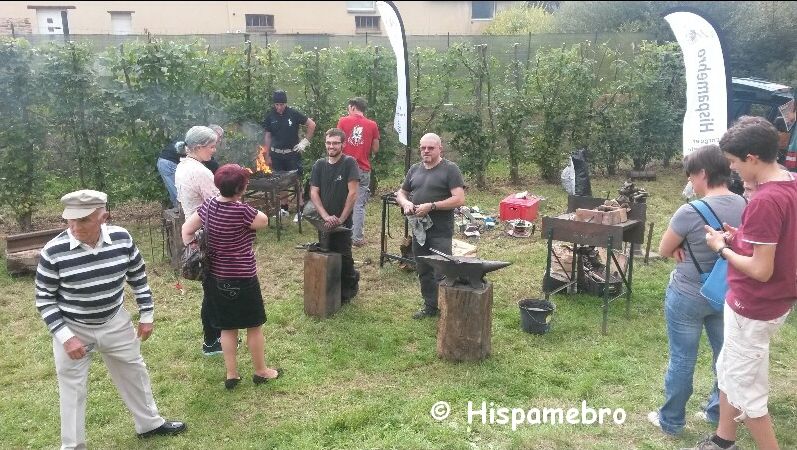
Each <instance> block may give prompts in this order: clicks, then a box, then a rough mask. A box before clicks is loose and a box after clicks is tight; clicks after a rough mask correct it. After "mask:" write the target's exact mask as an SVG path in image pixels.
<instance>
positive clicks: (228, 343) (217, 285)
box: [182, 164, 280, 389]
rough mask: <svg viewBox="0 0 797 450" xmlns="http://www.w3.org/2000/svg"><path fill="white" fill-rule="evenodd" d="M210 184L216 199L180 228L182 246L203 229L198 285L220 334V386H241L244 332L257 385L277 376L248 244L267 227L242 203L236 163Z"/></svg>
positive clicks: (245, 177) (244, 180)
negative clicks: (204, 254)
mask: <svg viewBox="0 0 797 450" xmlns="http://www.w3.org/2000/svg"><path fill="white" fill-rule="evenodd" d="M213 181H214V184H215V185H216V187H217V188H218V189H219V195H218V196H217V197H214V198H210V199H208V200H205V202H204V203H202V205H201V206H200V207H199V209H198V210H197V212H196V213H195V214H193V215H192V216H191V217H189V218H187V219H186V221H185V224H184V225H183V230H182V232H183V233H182V234H183V242H184V243H185V244H186V245H189V244H190V243H191V242H192V241H193V240H194V233H195V232H196V231H197V230H199V228H200V227H202V226H204V227H205V231H206V232H207V239H208V241H207V242H208V256H209V258H210V273H209V274H208V276H207V277H205V280H204V281H203V282H202V287H203V288H204V291H205V301H206V303H207V305H208V307H209V308H210V309H211V310H212V311H211V312H212V314H210V315H209V316H210V317H212V318H213V320H214V321H215V323H213V324H212V325H213V326H215V327H216V328H219V329H221V348H222V352H223V354H224V365H225V367H226V369H227V378H226V381H225V382H224V386H225V387H226V388H227V389H233V388H234V387H235V386H237V385H238V383H239V382H240V381H241V376H240V374H239V373H238V366H237V362H236V352H237V346H238V330H239V329H241V328H246V343H247V346H248V347H249V351H250V353H251V354H252V365H253V366H254V372H255V373H254V374H253V375H252V381H253V382H254V383H255V384H261V383H265V382H266V381H268V380H270V379H274V378H277V377H279V375H280V374H279V371H278V370H276V369H272V368H268V367H266V361H265V356H264V345H265V344H264V339H263V333H262V331H261V327H262V325H263V323H265V321H266V311H265V307H264V305H263V297H262V295H261V293H260V283H259V281H258V279H257V266H256V265H255V254H254V250H253V248H252V245H253V243H254V241H255V230H259V229H261V228H265V227H266V226H268V217H267V216H266V215H265V214H263V213H262V212H260V211H258V210H256V209H254V208H252V207H251V206H249V205H247V204H245V203H242V202H241V197H242V196H243V194H244V192H245V191H246V187H247V186H248V184H249V172H248V171H247V170H246V169H244V168H243V167H241V166H239V165H237V164H225V165H223V166H222V167H220V168H219V170H217V171H216V174H215V175H214V179H213Z"/></svg>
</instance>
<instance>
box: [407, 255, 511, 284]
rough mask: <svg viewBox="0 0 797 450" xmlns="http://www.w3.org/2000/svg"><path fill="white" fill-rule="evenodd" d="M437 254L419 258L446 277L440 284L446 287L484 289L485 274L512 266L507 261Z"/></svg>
mask: <svg viewBox="0 0 797 450" xmlns="http://www.w3.org/2000/svg"><path fill="white" fill-rule="evenodd" d="M433 251H434V250H433ZM435 253H437V255H429V256H418V257H417V258H422V259H424V260H425V261H426V262H427V263H429V264H431V265H432V266H433V267H434V268H435V270H436V271H437V272H438V273H441V274H443V275H445V279H443V281H441V282H440V284H442V285H444V286H456V285H464V286H468V287H470V288H472V289H483V288H484V283H486V281H485V280H484V274H486V273H487V272H492V271H494V270H498V269H501V268H504V267H506V266H508V265H510V264H512V263H510V262H505V261H488V260H483V259H479V258H473V257H469V256H449V255H446V254H445V253H442V252H437V251H435ZM438 255H439V256H438Z"/></svg>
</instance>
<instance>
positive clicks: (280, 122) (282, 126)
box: [262, 106, 307, 150]
mask: <svg viewBox="0 0 797 450" xmlns="http://www.w3.org/2000/svg"><path fill="white" fill-rule="evenodd" d="M305 123H307V116H305V115H304V114H302V113H300V112H299V111H297V110H295V109H293V108H291V107H290V106H288V107H286V108H285V111H284V112H283V113H282V114H277V111H276V110H275V109H274V108H271V110H269V112H268V114H267V115H266V118H265V120H263V124H262V125H263V128H264V129H265V130H266V131H268V132H269V133H271V148H278V149H280V150H286V149H291V148H293V147H294V146H295V145H296V144H298V143H299V125H304V124H305ZM269 150H270V149H269Z"/></svg>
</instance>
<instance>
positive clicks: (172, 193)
mask: <svg viewBox="0 0 797 450" xmlns="http://www.w3.org/2000/svg"><path fill="white" fill-rule="evenodd" d="M176 170H177V163H176V162H174V161H169V160H168V159H163V158H158V173H160V174H161V178H162V179H163V184H165V185H166V190H167V191H169V200H171V202H172V208H176V207H177V187H176V186H175V185H174V172H175V171H176Z"/></svg>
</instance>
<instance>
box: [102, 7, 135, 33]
mask: <svg viewBox="0 0 797 450" xmlns="http://www.w3.org/2000/svg"><path fill="white" fill-rule="evenodd" d="M108 12H109V13H110V14H111V34H130V33H132V32H133V13H132V11H108Z"/></svg>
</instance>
